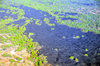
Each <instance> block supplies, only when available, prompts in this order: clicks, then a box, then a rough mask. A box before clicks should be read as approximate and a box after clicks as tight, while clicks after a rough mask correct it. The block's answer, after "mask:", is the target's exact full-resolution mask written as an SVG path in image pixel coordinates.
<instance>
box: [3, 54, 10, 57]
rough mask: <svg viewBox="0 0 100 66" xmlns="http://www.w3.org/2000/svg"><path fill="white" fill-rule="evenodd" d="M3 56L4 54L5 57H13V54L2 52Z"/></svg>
mask: <svg viewBox="0 0 100 66" xmlns="http://www.w3.org/2000/svg"><path fill="white" fill-rule="evenodd" d="M2 56H4V57H11V54H8V53H4V54H2Z"/></svg>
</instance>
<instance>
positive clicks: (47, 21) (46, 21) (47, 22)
mask: <svg viewBox="0 0 100 66" xmlns="http://www.w3.org/2000/svg"><path fill="white" fill-rule="evenodd" d="M44 22H45V23H46V24H48V25H49V26H55V24H54V23H50V21H49V19H48V18H44Z"/></svg>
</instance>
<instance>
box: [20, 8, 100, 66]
mask: <svg viewBox="0 0 100 66" xmlns="http://www.w3.org/2000/svg"><path fill="white" fill-rule="evenodd" d="M20 8H21V9H24V10H25V15H24V16H25V17H28V18H31V17H32V18H35V19H41V20H43V19H44V17H45V16H43V15H44V14H46V15H47V16H46V17H47V18H50V17H52V16H51V15H49V14H48V13H46V12H43V11H40V10H35V9H32V8H28V7H25V6H21V7H20ZM52 22H53V23H54V24H55V26H53V28H54V29H55V30H51V27H50V26H48V25H47V24H45V22H43V23H42V25H41V26H38V25H35V24H33V23H32V22H31V23H30V24H28V25H27V26H26V31H25V32H27V33H30V32H31V33H35V35H34V36H31V37H32V38H33V39H34V41H37V42H39V44H40V45H41V46H42V47H43V48H42V49H41V50H40V54H44V55H46V56H48V57H47V60H48V62H49V63H51V64H53V65H55V64H59V66H77V65H78V64H81V63H86V64H87V65H85V66H88V65H89V64H90V65H91V63H92V61H91V58H94V56H92V55H93V54H91V53H93V52H94V51H96V50H97V49H99V48H100V44H99V43H100V35H99V34H94V33H92V32H87V33H84V32H82V31H81V30H80V29H77V28H71V27H68V26H65V25H60V24H57V23H56V22H55V19H52ZM82 35H84V37H82ZM75 36H79V38H74V37H75ZM85 48H87V49H88V51H87V52H86V51H85V50H84V49H85ZM98 51H100V50H98ZM84 53H87V54H88V55H89V56H88V57H85V56H84ZM94 53H95V52H94ZM69 56H74V57H76V58H78V59H79V63H76V62H75V61H73V60H70V59H69ZM99 58H100V56H99ZM88 61H89V63H88ZM96 62H97V61H93V63H96ZM98 62H100V61H98ZM81 66H82V65H81Z"/></svg>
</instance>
